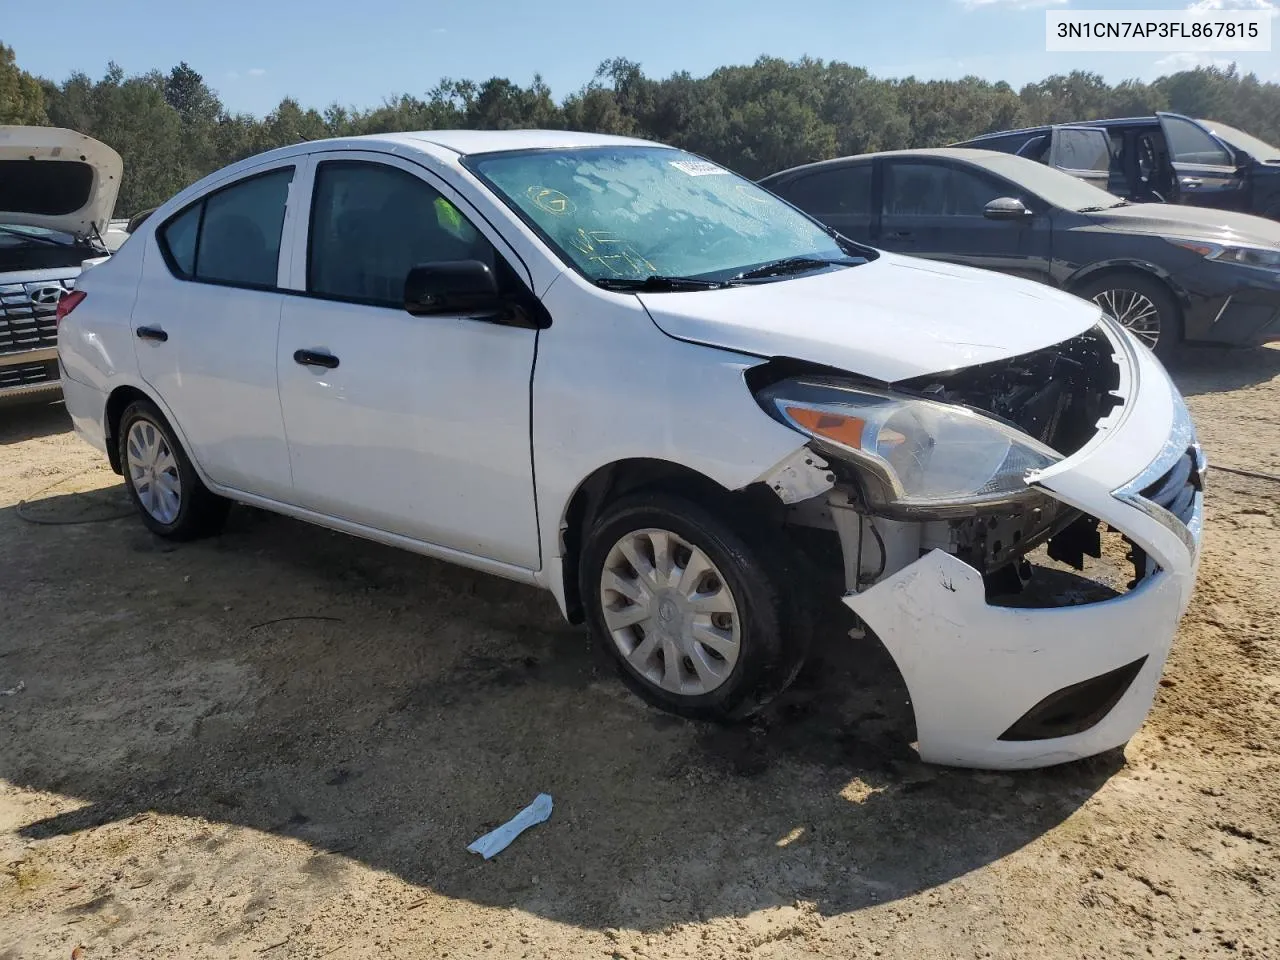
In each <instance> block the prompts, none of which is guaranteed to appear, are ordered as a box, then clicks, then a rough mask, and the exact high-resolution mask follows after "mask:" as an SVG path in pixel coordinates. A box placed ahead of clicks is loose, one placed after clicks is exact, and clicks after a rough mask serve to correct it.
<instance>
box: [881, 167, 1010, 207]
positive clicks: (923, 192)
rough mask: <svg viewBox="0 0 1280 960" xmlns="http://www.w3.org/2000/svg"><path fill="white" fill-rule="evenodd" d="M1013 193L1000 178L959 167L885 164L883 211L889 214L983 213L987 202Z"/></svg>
mask: <svg viewBox="0 0 1280 960" xmlns="http://www.w3.org/2000/svg"><path fill="white" fill-rule="evenodd" d="M1012 193H1014V191H1013V189H1012V188H1011V187H1009V186H1006V185H1004V184H1002V183H1000V182H999V181H998V180H995V179H993V178H990V177H984V176H982V175H981V174H978V173H974V172H972V171H970V170H967V169H963V168H960V167H952V166H945V165H943V164H940V163H911V162H889V163H886V164H885V174H884V212H885V214H886V215H889V216H917V217H944V216H951V217H980V216H982V211H983V208H984V207H986V205H987V204H988V203H990V202H991V201H992V200H994V199H996V198H997V197H1007V196H1010V195H1011V194H1012Z"/></svg>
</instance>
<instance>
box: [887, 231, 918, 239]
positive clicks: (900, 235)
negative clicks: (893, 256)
mask: <svg viewBox="0 0 1280 960" xmlns="http://www.w3.org/2000/svg"><path fill="white" fill-rule="evenodd" d="M885 236H887V237H888V238H889V239H890V240H910V239H911V238H912V236H914V234H913V233H912V231H910V230H890V231H889V232H888V233H887V234H885Z"/></svg>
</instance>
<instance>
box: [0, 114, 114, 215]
mask: <svg viewBox="0 0 1280 960" xmlns="http://www.w3.org/2000/svg"><path fill="white" fill-rule="evenodd" d="M123 171H124V162H123V161H122V160H121V159H120V154H118V153H116V152H115V151H114V150H112V149H111V148H110V147H108V146H107V145H106V144H105V143H99V142H98V141H97V140H94V139H92V138H91V137H86V136H85V135H84V134H82V133H76V132H75V131H74V130H63V129H62V128H60V127H14V126H0V223H15V224H25V225H27V226H34V227H45V228H46V229H49V230H61V231H64V232H65V233H71V234H75V235H76V236H85V235H86V234H90V233H92V232H93V228H95V227H96V228H97V230H98V232H99V233H102V234H105V233H106V231H107V221H108V220H109V219H110V218H111V212H112V211H113V210H114V209H115V205H116V194H117V193H119V192H120V176H121V173H122V172H123Z"/></svg>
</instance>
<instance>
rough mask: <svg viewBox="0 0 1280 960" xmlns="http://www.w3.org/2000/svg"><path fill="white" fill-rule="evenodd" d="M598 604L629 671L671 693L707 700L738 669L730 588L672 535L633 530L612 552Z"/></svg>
mask: <svg viewBox="0 0 1280 960" xmlns="http://www.w3.org/2000/svg"><path fill="white" fill-rule="evenodd" d="M600 603H601V607H602V609H603V611H604V622H605V625H606V626H607V627H608V629H609V633H610V635H611V636H612V637H613V642H614V643H615V644H616V645H617V647H618V650H619V652H621V654H622V656H623V657H624V658H625V659H626V661H627V663H629V664H630V665H631V667H632V669H634V670H635V671H636V673H638V674H639V675H640V676H642V677H643V678H644V679H645V680H647V681H648V682H649V683H652V684H653V685H654V686H656V687H660V688H661V689H663V690H665V691H666V692H668V693H674V694H679V695H681V696H691V697H696V696H700V695H702V694H705V693H710V692H711V691H712V690H715V689H716V688H717V687H719V686H720V685H721V684H723V683H724V682H725V681H726V680H728V679H729V675H730V674H731V673H732V672H733V668H734V665H735V664H737V662H738V656H739V653H740V652H741V649H742V617H741V616H740V615H739V613H738V605H737V602H736V601H735V600H734V597H733V593H732V592H731V591H730V589H729V585H728V584H727V583H726V582H725V579H724V577H723V576H722V575H721V573H720V571H719V569H717V567H716V565H715V564H714V563H712V562H711V558H710V557H708V556H707V555H706V554H705V553H704V552H703V551H701V550H699V549H698V548H697V547H695V546H694V545H693V544H691V543H689V542H688V541H687V540H685V539H683V538H682V537H679V536H677V535H676V534H674V533H672V532H671V531H669V530H658V529H645V530H635V531H632V532H631V533H628V534H626V536H624V537H622V538H621V539H620V540H619V541H618V542H617V543H616V544H614V546H613V549H612V550H610V551H609V555H608V557H607V558H606V559H605V564H604V570H603V571H602V572H601V575H600Z"/></svg>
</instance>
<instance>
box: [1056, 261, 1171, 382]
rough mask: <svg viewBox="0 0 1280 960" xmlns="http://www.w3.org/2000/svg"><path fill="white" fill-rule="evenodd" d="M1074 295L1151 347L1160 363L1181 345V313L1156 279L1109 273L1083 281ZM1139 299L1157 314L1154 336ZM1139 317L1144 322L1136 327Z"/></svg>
mask: <svg viewBox="0 0 1280 960" xmlns="http://www.w3.org/2000/svg"><path fill="white" fill-rule="evenodd" d="M1075 294H1076V296H1078V297H1082V298H1083V299H1085V300H1092V301H1093V302H1094V303H1096V304H1097V305H1098V306H1100V307H1101V308H1102V309H1103V310H1105V311H1107V313H1109V314H1111V316H1113V317H1115V319H1116V320H1118V321H1120V323H1121V324H1122V325H1124V326H1125V327H1127V328H1128V329H1129V331H1130V332H1131V333H1133V334H1136V335H1137V337H1138V339H1139V340H1141V341H1142V342H1143V343H1145V344H1146V345H1147V346H1148V347H1150V348H1151V350H1152V352H1153V353H1154V354H1155V355H1156V356H1157V357H1158V358H1159V359H1160V361H1161V362H1162V363H1168V362H1169V361H1170V360H1172V359H1173V358H1174V357H1175V356H1176V355H1177V353H1178V349H1179V348H1180V347H1181V346H1182V338H1183V329H1182V311H1181V310H1179V309H1178V302H1177V301H1176V300H1175V299H1174V297H1173V292H1172V291H1171V290H1170V289H1169V288H1168V287H1166V286H1165V285H1164V284H1163V283H1161V282H1160V281H1159V280H1157V279H1156V278H1155V277H1151V276H1147V275H1144V274H1141V273H1111V274H1107V275H1106V276H1102V277H1099V278H1098V279H1096V280H1090V281H1086V282H1085V283H1084V284H1082V285H1081V286H1080V287H1078V288H1077V289H1076V290H1075ZM1142 299H1145V300H1146V302H1147V304H1149V305H1150V307H1152V308H1154V309H1155V311H1156V317H1155V323H1156V324H1157V325H1158V326H1157V327H1156V328H1155V331H1154V336H1152V332H1153V331H1152V330H1151V328H1150V327H1149V326H1147V324H1149V323H1150V320H1149V318H1146V317H1145V311H1146V309H1147V308H1146V307H1144V306H1143V304H1142ZM1139 311H1141V313H1140V312H1139ZM1117 313H1119V314H1125V313H1129V314H1132V317H1131V318H1130V319H1129V320H1128V321H1126V319H1125V317H1124V316H1116V314H1117ZM1139 317H1142V318H1143V319H1142V320H1141V322H1140V323H1139V324H1135V322H1134V321H1135V320H1137V319H1138V318H1139ZM1153 341H1154V342H1153Z"/></svg>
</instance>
